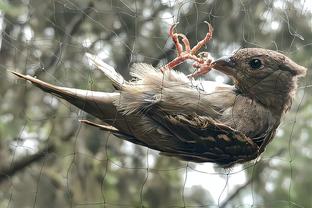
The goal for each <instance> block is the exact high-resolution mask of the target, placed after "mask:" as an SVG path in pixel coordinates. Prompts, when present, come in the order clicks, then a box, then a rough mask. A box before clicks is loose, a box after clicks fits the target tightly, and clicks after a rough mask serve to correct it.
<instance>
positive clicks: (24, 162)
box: [0, 144, 55, 183]
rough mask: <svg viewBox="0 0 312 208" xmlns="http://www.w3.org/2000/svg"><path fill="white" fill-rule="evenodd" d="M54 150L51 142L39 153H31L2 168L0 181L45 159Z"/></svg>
mask: <svg viewBox="0 0 312 208" xmlns="http://www.w3.org/2000/svg"><path fill="white" fill-rule="evenodd" d="M54 150H55V147H54V145H52V144H50V145H48V146H46V147H45V148H43V149H42V150H39V151H38V152H37V153H35V154H33V155H30V156H28V157H24V158H22V159H20V160H18V161H16V162H14V163H12V164H11V165H10V166H9V167H5V168H2V169H0V183H2V182H3V181H5V180H7V179H9V178H10V177H12V176H14V175H15V174H16V173H17V172H19V171H21V170H23V169H24V168H26V167H27V166H29V165H31V164H33V163H35V162H37V161H39V160H41V159H43V158H44V157H46V156H47V155H48V154H49V153H51V152H54Z"/></svg>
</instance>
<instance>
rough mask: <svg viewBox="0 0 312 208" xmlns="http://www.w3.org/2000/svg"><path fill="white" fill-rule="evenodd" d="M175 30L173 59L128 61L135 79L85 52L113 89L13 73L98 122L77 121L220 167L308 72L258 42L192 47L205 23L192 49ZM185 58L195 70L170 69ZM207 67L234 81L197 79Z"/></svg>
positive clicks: (256, 147) (256, 142)
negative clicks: (213, 55) (212, 53)
mask: <svg viewBox="0 0 312 208" xmlns="http://www.w3.org/2000/svg"><path fill="white" fill-rule="evenodd" d="M208 25H209V24H208ZM173 30H174V26H173V27H171V29H170V32H169V34H170V36H171V38H172V39H173V41H174V43H175V45H176V48H177V51H178V56H177V58H175V59H174V60H173V61H171V62H170V63H168V64H167V65H165V66H164V67H162V68H160V69H156V68H154V67H153V66H151V65H148V64H143V63H137V64H133V66H132V68H131V75H132V76H133V77H134V78H135V79H134V80H132V81H126V80H124V78H123V77H122V76H121V75H120V74H118V73H117V72H116V71H115V70H114V68H112V67H111V66H109V65H107V64H105V63H104V62H102V61H101V60H100V59H98V58H97V57H96V56H94V55H91V54H87V57H88V58H89V60H90V61H91V62H92V63H93V64H94V65H95V66H96V67H97V68H98V69H100V70H101V71H102V72H103V73H104V74H105V75H106V76H107V77H108V78H109V79H110V80H111V81H112V84H113V85H114V87H115V88H116V92H113V93H108V92H98V91H90V90H80V89H74V88H66V87H59V86H55V85H51V84H48V83H46V82H43V81H41V80H39V79H36V78H34V77H31V76H29V75H22V74H20V73H17V72H12V73H13V74H15V75H17V76H18V77H20V78H23V79H26V80H28V81H30V82H31V83H32V84H34V85H35V86H37V87H39V88H40V89H42V90H43V91H45V92H47V93H51V94H53V95H56V96H58V97H60V98H62V99H65V100H67V101H68V102H69V103H71V104H73V105H75V106H77V107H78V108H80V109H82V110H83V111H85V112H87V113H89V114H91V115H93V116H95V117H96V118H98V119H100V120H101V121H102V122H103V123H102V124H97V123H94V122H91V121H87V120H82V122H84V123H86V124H89V125H92V126H96V127H99V128H101V129H103V130H105V131H109V132H112V133H113V134H114V135H116V136H117V137H119V138H122V139H125V140H127V141H129V142H132V143H135V144H138V145H142V146H146V147H148V148H151V149H155V150H158V151H160V152H161V154H164V155H168V156H174V157H178V158H180V159H182V160H186V161H193V162H213V163H216V164H218V165H220V166H223V167H230V166H232V165H233V164H236V163H244V162H247V161H251V160H253V159H255V158H257V157H258V156H259V155H260V154H261V153H262V152H263V151H264V150H265V147H266V146H267V144H268V143H269V142H270V141H271V140H272V139H273V137H274V134H275V132H276V129H277V127H278V126H279V124H280V121H281V118H282V116H283V115H284V114H285V113H286V112H287V111H288V110H289V108H290V107H291V104H292V100H293V97H294V94H295V91H296V89H297V78H298V77H300V76H304V75H305V73H306V68H304V67H302V66H300V65H298V64H296V63H295V62H293V61H292V60H291V59H289V58H288V57H286V56H285V55H283V54H281V53H278V52H276V51H272V50H266V49H261V48H245V49H240V50H238V51H236V52H235V53H234V54H233V55H231V56H228V57H223V58H220V59H217V60H215V61H212V60H211V59H210V58H209V54H208V53H207V52H202V53H199V54H197V52H198V50H199V49H200V48H201V47H202V46H203V45H205V44H206V43H207V42H208V41H209V40H210V39H211V37H212V27H211V26H210V25H209V32H208V33H207V35H206V37H205V38H204V39H203V40H202V41H200V42H199V43H198V44H197V45H196V46H195V47H193V48H192V49H191V48H190V45H189V41H188V39H187V38H186V36H185V35H183V34H177V33H174V32H173ZM180 40H182V44H181V43H180ZM187 59H191V60H193V61H194V64H193V66H194V67H195V68H196V69H197V71H195V72H194V73H193V74H190V75H188V76H187V75H185V74H183V73H181V72H178V71H176V70H173V68H174V67H175V66H177V65H179V64H181V63H183V62H184V61H185V60H187ZM212 68H213V69H215V70H218V71H220V72H223V73H224V74H226V75H227V76H229V77H230V78H231V79H232V80H233V83H234V85H233V86H232V85H227V84H220V83H216V82H212V81H198V80H195V77H198V76H201V75H202V74H205V73H207V72H209V71H210V70H211V69H212Z"/></svg>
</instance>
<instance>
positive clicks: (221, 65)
mask: <svg viewBox="0 0 312 208" xmlns="http://www.w3.org/2000/svg"><path fill="white" fill-rule="evenodd" d="M235 65H236V63H235V61H234V60H233V59H232V57H231V56H225V57H222V58H219V59H217V60H215V61H214V62H212V66H213V68H214V69H216V70H218V71H220V72H223V73H224V74H226V75H228V76H233V77H235V74H236V69H235Z"/></svg>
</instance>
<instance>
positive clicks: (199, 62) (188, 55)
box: [160, 22, 213, 77]
mask: <svg viewBox="0 0 312 208" xmlns="http://www.w3.org/2000/svg"><path fill="white" fill-rule="evenodd" d="M205 23H207V25H208V29H209V30H208V32H207V34H206V36H205V38H204V39H202V40H201V41H199V42H198V43H197V44H196V45H195V46H194V47H193V48H191V47H190V42H189V40H188V38H187V37H186V36H185V35H184V34H181V33H174V28H175V27H176V26H177V24H174V25H172V26H171V27H170V30H169V36H170V37H171V38H172V40H173V42H174V44H175V46H176V48H177V53H178V56H177V57H176V58H175V59H173V60H172V61H170V62H169V63H168V64H166V65H165V66H163V67H162V68H161V69H160V70H161V71H162V72H164V71H166V70H169V69H173V68H174V67H176V66H177V65H179V64H181V63H183V62H184V61H186V60H188V59H191V60H193V61H195V63H194V64H193V67H194V68H197V71H196V72H194V73H192V74H190V75H188V77H198V76H201V75H203V74H205V73H207V72H209V71H210V70H211V68H212V65H211V63H212V59H211V58H209V53H208V52H202V53H199V54H198V55H196V53H197V52H198V50H199V49H201V48H202V47H203V46H204V45H205V44H206V43H207V42H208V41H209V40H210V39H211V38H212V32H213V28H212V26H211V25H210V24H209V23H208V22H205ZM179 38H180V39H181V40H182V43H183V44H181V43H180V40H179ZM183 45H184V51H183Z"/></svg>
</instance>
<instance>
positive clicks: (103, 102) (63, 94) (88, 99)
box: [11, 71, 119, 123]
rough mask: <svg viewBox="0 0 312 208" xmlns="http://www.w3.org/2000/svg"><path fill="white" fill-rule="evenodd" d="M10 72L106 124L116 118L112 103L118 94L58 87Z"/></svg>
mask: <svg viewBox="0 0 312 208" xmlns="http://www.w3.org/2000/svg"><path fill="white" fill-rule="evenodd" d="M11 72H12V73H13V74H14V75H16V76H18V77H20V78H22V79H25V80H28V81H30V82H31V83H32V84H33V85H35V86H36V87H38V88H40V89H41V90H43V91H45V92H47V93H50V94H53V95H56V96H57V97H60V98H62V99H64V100H66V101H68V102H69V103H71V104H73V105H75V106H76V107H78V108H80V109H81V110H83V111H86V112H87V113H90V114H91V115H93V116H95V117H97V118H99V119H102V120H107V122H108V123H110V121H112V120H113V119H115V118H116V115H117V110H116V107H115V105H114V104H113V102H114V101H115V100H116V99H118V97H119V93H108V92H98V91H91V90H81V89H75V88H68V87H59V86H55V85H52V84H49V83H47V82H44V81H41V80H39V79H36V78H34V77H32V76H29V75H23V74H20V73H18V72H14V71H11Z"/></svg>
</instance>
